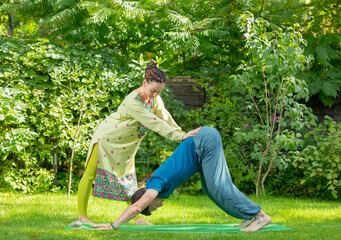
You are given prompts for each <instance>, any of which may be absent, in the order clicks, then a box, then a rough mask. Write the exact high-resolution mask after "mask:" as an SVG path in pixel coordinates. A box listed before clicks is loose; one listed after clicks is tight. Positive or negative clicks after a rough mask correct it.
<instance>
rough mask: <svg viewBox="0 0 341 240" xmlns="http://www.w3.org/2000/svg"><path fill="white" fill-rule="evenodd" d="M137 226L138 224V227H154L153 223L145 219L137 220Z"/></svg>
mask: <svg viewBox="0 0 341 240" xmlns="http://www.w3.org/2000/svg"><path fill="white" fill-rule="evenodd" d="M135 224H137V225H153V224H152V223H150V222H147V221H146V220H145V219H144V218H143V217H141V218H139V219H136V220H135Z"/></svg>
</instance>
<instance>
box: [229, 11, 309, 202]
mask: <svg viewBox="0 0 341 240" xmlns="http://www.w3.org/2000/svg"><path fill="white" fill-rule="evenodd" d="M238 23H239V26H240V27H241V29H242V31H243V32H245V34H244V37H245V40H246V44H245V47H246V49H247V50H248V56H249V59H248V60H247V62H246V63H244V64H242V65H241V66H240V67H239V69H238V70H242V72H241V74H239V75H234V76H232V78H233V79H234V80H235V82H236V84H237V85H238V86H239V87H240V88H241V91H242V92H245V93H246V97H247V99H248V100H249V102H248V103H247V104H248V109H249V114H250V115H251V116H252V115H253V114H254V115H255V116H257V118H258V119H256V118H250V120H249V121H248V124H247V127H246V129H244V130H241V129H239V131H238V132H236V137H237V139H238V141H240V142H243V141H246V142H250V143H251V145H252V149H253V150H252V153H251V157H252V158H253V159H255V160H257V161H259V170H258V174H257V175H258V176H257V182H256V194H257V195H258V187H259V184H260V183H261V184H262V189H263V194H265V187H264V183H265V180H266V178H267V175H268V174H269V172H270V170H271V168H272V166H273V164H275V165H279V164H281V162H280V159H281V158H279V157H278V154H279V153H280V152H281V151H282V150H291V149H296V148H297V147H299V146H300V145H301V140H300V135H299V134H295V132H294V131H299V130H301V129H303V127H305V126H306V127H310V125H311V124H312V125H313V124H314V118H313V116H312V114H311V110H309V109H307V108H306V107H305V105H304V104H301V103H299V102H298V100H299V99H302V98H305V99H307V97H308V89H307V87H306V83H305V81H304V80H300V79H297V78H296V77H295V76H296V75H297V73H299V72H300V71H302V70H303V69H304V67H305V64H307V63H309V62H310V60H311V59H310V57H306V56H304V54H303V48H302V46H301V44H302V43H304V40H303V39H302V36H301V34H300V33H299V32H297V31H295V30H294V29H287V30H286V31H283V30H282V29H274V30H272V31H270V30H269V24H268V23H267V22H266V21H264V20H263V19H261V18H257V19H255V18H254V17H253V15H252V14H251V13H246V14H243V15H241V17H240V20H239V22H238ZM262 168H265V169H266V171H265V173H264V174H263V177H262V180H261V175H262V171H263V169H262Z"/></svg>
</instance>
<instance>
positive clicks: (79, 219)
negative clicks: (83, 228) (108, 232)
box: [78, 216, 95, 224]
mask: <svg viewBox="0 0 341 240" xmlns="http://www.w3.org/2000/svg"><path fill="white" fill-rule="evenodd" d="M78 221H80V222H81V223H90V224H95V223H94V222H91V221H90V220H89V218H88V216H79V217H78Z"/></svg>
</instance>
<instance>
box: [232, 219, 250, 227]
mask: <svg viewBox="0 0 341 240" xmlns="http://www.w3.org/2000/svg"><path fill="white" fill-rule="evenodd" d="M254 219H255V217H253V218H252V219H250V220H244V222H242V224H239V225H233V226H234V227H247V226H249V225H250V224H251V223H252V222H253V220H254Z"/></svg>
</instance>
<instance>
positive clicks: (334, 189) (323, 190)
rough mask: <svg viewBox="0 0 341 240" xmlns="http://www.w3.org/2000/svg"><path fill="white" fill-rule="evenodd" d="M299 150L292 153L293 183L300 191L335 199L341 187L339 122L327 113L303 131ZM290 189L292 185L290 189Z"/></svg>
mask: <svg viewBox="0 0 341 240" xmlns="http://www.w3.org/2000/svg"><path fill="white" fill-rule="evenodd" d="M304 142H305V144H304V146H303V148H302V149H301V151H295V152H292V153H291V157H292V161H291V164H292V166H293V167H294V169H295V170H294V171H295V173H294V179H295V180H296V183H295V182H294V181H293V182H292V183H293V187H295V188H296V189H297V188H299V189H301V190H300V194H303V195H304V196H308V197H312V196H317V197H320V198H329V197H331V196H333V197H334V198H335V199H336V198H338V197H339V194H340V191H341V181H340V176H341V157H340V156H341V124H340V123H339V124H337V123H336V122H335V121H334V120H332V119H331V118H329V117H326V118H325V121H324V122H323V123H322V124H319V125H318V126H317V127H316V128H314V129H312V130H310V131H308V132H307V133H306V134H304ZM292 190H293V189H291V191H292Z"/></svg>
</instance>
